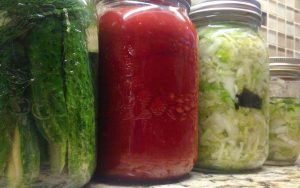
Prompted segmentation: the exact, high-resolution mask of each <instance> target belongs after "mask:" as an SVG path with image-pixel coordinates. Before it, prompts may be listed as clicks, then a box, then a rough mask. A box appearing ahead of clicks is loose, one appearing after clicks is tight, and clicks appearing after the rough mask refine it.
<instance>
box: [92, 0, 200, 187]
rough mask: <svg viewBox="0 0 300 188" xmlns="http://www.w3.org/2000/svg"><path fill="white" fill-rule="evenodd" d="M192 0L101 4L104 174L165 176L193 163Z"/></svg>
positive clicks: (194, 63)
mask: <svg viewBox="0 0 300 188" xmlns="http://www.w3.org/2000/svg"><path fill="white" fill-rule="evenodd" d="M189 3H190V2H187V1H185V0H140V1H139V0H133V1H126V0H114V1H108V0H107V1H104V2H101V7H102V8H100V9H99V15H100V22H99V27H100V31H99V36H100V72H101V74H100V75H102V77H101V78H100V87H99V88H101V90H100V92H99V96H100V103H99V106H100V107H101V110H100V113H99V115H100V116H99V118H98V119H99V122H100V123H99V124H100V125H99V131H98V138H99V140H98V148H99V149H98V154H99V155H98V167H97V175H101V176H104V177H110V178H121V179H126V180H146V181H147V180H158V179H161V180H165V179H171V178H176V177H179V176H182V175H185V174H186V173H188V172H189V171H190V170H191V169H192V167H193V165H194V163H195V161H196V155H197V103H198V100H197V99H198V93H197V92H198V86H197V85H198V80H197V77H198V76H197V74H198V72H197V70H198V69H197V45H196V31H195V29H194V27H193V25H192V23H191V22H190V20H189V18H188V10H189V7H190V4H189Z"/></svg>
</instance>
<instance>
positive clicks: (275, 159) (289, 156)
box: [266, 58, 300, 165]
mask: <svg viewBox="0 0 300 188" xmlns="http://www.w3.org/2000/svg"><path fill="white" fill-rule="evenodd" d="M270 72H271V83H270V97H271V99H270V152H269V157H268V160H267V162H266V164H271V165H292V164H294V163H295V161H296V160H297V158H298V156H299V154H300V59H293V58H271V64H270Z"/></svg>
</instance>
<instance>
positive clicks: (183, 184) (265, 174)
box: [89, 163, 300, 188]
mask: <svg viewBox="0 0 300 188" xmlns="http://www.w3.org/2000/svg"><path fill="white" fill-rule="evenodd" d="M89 187H90V188H132V187H134V188H143V187H147V188H201V187H204V188H207V187H208V188H210V187H212V188H214V187H216V188H225V187H230V188H236V187H244V188H252V187H255V188H273V187H274V188H281V187H282V188H300V165H299V163H298V165H295V166H287V167H275V166H264V167H263V168H262V169H261V170H259V171H257V172H250V173H248V174H204V173H199V172H191V173H190V175H189V176H188V177H186V178H184V179H182V180H180V181H177V182H175V183H169V184H163V185H122V184H121V183H120V182H117V183H93V184H92V185H91V186H89Z"/></svg>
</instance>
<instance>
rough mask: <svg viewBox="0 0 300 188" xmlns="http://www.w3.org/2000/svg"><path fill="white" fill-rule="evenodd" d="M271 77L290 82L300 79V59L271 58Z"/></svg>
mask: <svg viewBox="0 0 300 188" xmlns="http://www.w3.org/2000/svg"><path fill="white" fill-rule="evenodd" d="M269 67H270V73H271V76H276V77H280V78H282V79H288V80H299V79H300V59H299V58H282V57H271V58H270V66H269Z"/></svg>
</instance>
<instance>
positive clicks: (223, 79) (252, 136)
mask: <svg viewBox="0 0 300 188" xmlns="http://www.w3.org/2000/svg"><path fill="white" fill-rule="evenodd" d="M198 34H199V54H200V62H201V71H200V72H201V81H200V84H199V85H200V99H199V100H200V102H199V111H200V112H199V117H200V119H199V122H200V123H199V128H200V139H199V159H198V166H199V167H202V168H209V169H217V170H224V171H230V170H243V169H254V168H257V167H260V166H261V165H262V164H263V163H264V161H265V160H266V158H267V156H268V139H269V136H268V134H269V128H268V126H269V125H268V117H269V114H268V113H269V111H268V102H269V95H268V90H269V87H268V83H269V70H268V53H267V48H266V46H265V44H264V42H263V41H262V39H261V38H260V37H259V35H258V33H257V32H256V31H255V30H254V29H252V28H250V27H248V26H243V25H238V24H237V25H233V24H232V25H230V24H226V25H217V26H214V25H209V26H205V27H200V28H198Z"/></svg>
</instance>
